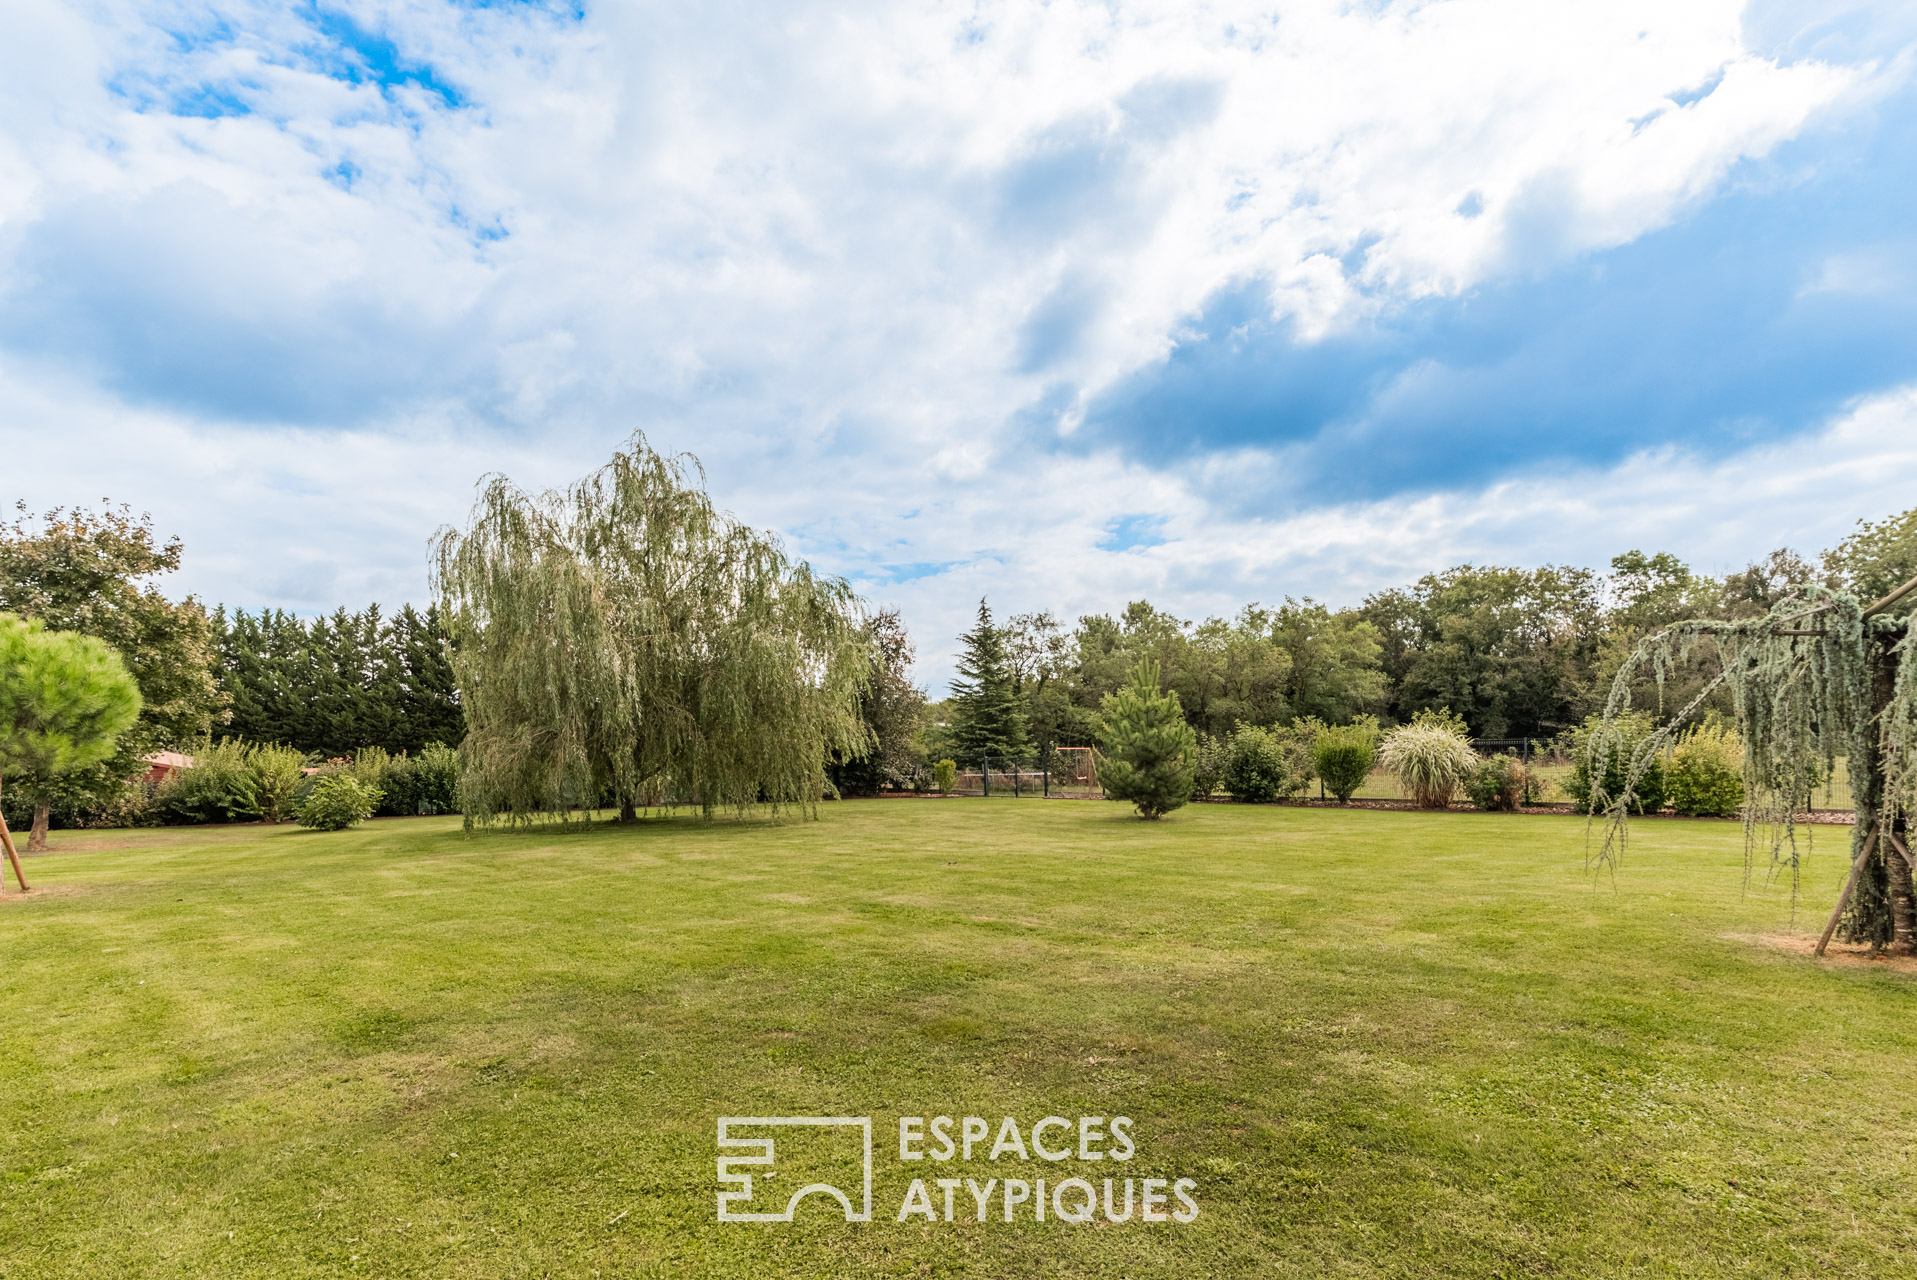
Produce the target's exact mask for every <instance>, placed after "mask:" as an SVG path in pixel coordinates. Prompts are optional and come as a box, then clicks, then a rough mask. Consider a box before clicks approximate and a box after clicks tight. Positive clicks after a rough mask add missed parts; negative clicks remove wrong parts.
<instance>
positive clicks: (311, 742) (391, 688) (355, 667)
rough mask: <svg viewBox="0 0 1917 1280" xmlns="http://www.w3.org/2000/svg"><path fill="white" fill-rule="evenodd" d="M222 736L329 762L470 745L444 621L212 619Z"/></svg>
mask: <svg viewBox="0 0 1917 1280" xmlns="http://www.w3.org/2000/svg"><path fill="white" fill-rule="evenodd" d="M212 622H213V647H214V675H215V678H216V680H217V683H218V685H219V688H220V690H221V692H223V693H224V694H225V695H226V696H227V698H228V700H229V701H228V704H227V711H228V718H227V720H226V723H225V724H224V725H223V726H221V727H220V728H219V730H218V732H219V733H220V734H222V735H227V736H232V737H237V738H244V739H246V740H248V741H250V742H261V743H283V744H285V745H287V746H290V747H294V748H296V749H298V750H300V751H304V752H311V753H317V754H319V755H323V756H329V757H334V756H341V757H343V756H349V755H352V754H353V753H354V752H356V751H358V750H359V749H361V748H363V747H379V748H383V749H384V750H386V751H389V752H392V753H393V754H395V755H398V754H400V753H405V754H408V755H418V754H419V753H420V752H421V751H423V750H424V749H425V748H426V747H428V746H431V745H433V744H435V743H439V744H443V745H446V746H457V745H459V741H460V739H461V738H463V737H465V736H466V725H465V717H464V715H463V714H462V713H461V711H460V707H459V691H458V689H457V687H456V686H455V684H454V681H453V669H452V664H451V663H450V662H449V661H448V659H447V654H446V634H445V629H444V627H443V626H442V625H441V624H440V618H439V611H438V609H437V608H436V607H428V608H427V609H426V611H425V612H424V613H422V612H420V611H419V610H417V609H414V608H413V607H412V606H411V605H406V606H403V607H402V608H401V609H400V610H399V612H398V613H396V614H394V615H393V616H392V617H391V618H390V619H389V618H386V617H384V616H382V614H381V612H380V608H379V606H378V605H369V606H368V607H367V608H365V609H364V610H361V611H360V612H358V613H352V612H349V611H347V610H346V609H344V608H341V609H337V610H335V611H334V612H333V613H332V614H331V615H330V616H328V617H323V618H315V619H313V620H312V621H310V622H309V621H307V620H305V619H303V618H299V617H296V616H295V615H293V614H290V613H286V612H284V611H282V610H277V609H276V610H268V611H262V612H261V613H258V614H249V613H247V612H246V611H245V610H244V609H241V610H236V611H235V612H234V613H233V614H232V615H231V616H228V614H227V612H226V610H225V608H223V607H222V608H219V609H215V610H214V611H213V615H212Z"/></svg>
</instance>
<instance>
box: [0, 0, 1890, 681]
mask: <svg viewBox="0 0 1917 1280" xmlns="http://www.w3.org/2000/svg"><path fill="white" fill-rule="evenodd" d="M9 25H10V30H9V38H8V40H7V41H5V42H4V44H0V499H4V500H5V501H7V502H9V503H10V502H12V501H14V500H15V499H18V500H22V501H25V502H26V503H27V504H28V507H29V508H30V509H31V510H36V511H38V510H44V509H46V508H48V507H52V506H55V505H61V504H65V505H71V504H76V503H95V502H98V501H100V500H101V499H102V498H109V499H111V500H113V501H114V502H116V503H117V502H126V503H130V504H131V505H132V506H133V507H134V508H135V509H136V510H140V511H147V512H151V513H152V515H153V518H154V521H155V523H156V525H157V526H158V528H159V529H160V530H162V531H163V532H166V533H169V534H178V535H179V536H180V537H181V538H183V539H184V542H185V546H186V563H185V567H184V568H183V570H182V571H181V572H180V573H179V574H177V575H175V576H174V577H173V578H172V579H171V580H169V582H168V584H167V585H168V589H169V590H170V591H172V592H174V593H184V592H189V591H190V592H192V593H195V594H197V595H198V596H199V597H200V598H201V599H203V600H205V601H207V602H208V603H209V604H211V603H225V604H227V605H229V606H233V607H245V608H249V609H257V608H263V607H272V608H286V609H291V610H294V611H296V612H299V613H303V614H312V613H318V612H326V611H330V610H331V609H332V608H334V607H335V606H338V605H341V604H344V605H348V606H350V607H355V608H357V607H360V606H362V605H364V604H365V603H367V602H370V601H379V602H382V603H384V604H386V605H387V606H389V607H391V606H396V605H398V604H399V603H402V602H405V601H413V602H423V601H424V600H426V599H427V598H428V593H429V587H428V583H427V575H426V560H427V544H428V540H429V538H430V537H431V536H432V535H433V533H434V532H435V530H437V529H439V528H441V527H442V526H445V525H448V524H453V525H457V524H460V523H462V522H463V521H464V520H465V519H466V516H467V512H468V510H469V508H470V505H471V502H472V499H473V494H474V486H475V484H476V482H477V481H478V480H479V479H480V477H481V476H483V475H485V474H488V473H494V472H498V473H504V474H506V475H508V476H510V477H512V478H513V479H514V480H515V481H517V482H518V483H520V484H521V485H523V486H525V487H528V488H540V487H546V486H552V485H563V484H565V483H568V482H570V481H572V480H574V479H577V478H579V477H580V476H582V475H584V474H585V473H586V472H588V471H590V470H591V469H592V468H594V467H595V466H597V465H599V464H600V463H602V462H604V461H605V460H606V459H607V458H608V457H609V456H610V455H611V453H612V451H613V450H614V449H616V448H618V447H619V446H620V445H621V443H622V442H624V441H625V440H626V439H627V438H629V437H630V435H631V434H632V433H633V432H634V431H643V432H645V434H646V436H647V438H648V439H649V440H650V441H651V442H652V444H653V445H654V446H655V447H657V448H660V449H663V450H668V451H690V452H692V453H693V454H695V455H697V457H698V458H699V459H700V461H701V462H702V463H703V465H704V468H705V471H706V474H707V476H708V481H709V484H710V488H711V492H712V494H713V496H714V498H715V500H716V501H717V502H718V503H719V504H720V505H721V506H722V507H724V508H726V509H728V510H730V511H732V512H733V513H735V514H736V515H737V516H739V517H740V518H741V519H743V520H745V521H747V522H748V523H751V524H753V525H755V526H759V527H762V528H767V529H770V530H774V531H776V532H777V533H778V534H779V535H780V536H781V537H782V538H783V539H784V540H785V542H786V544H787V545H788V547H789V548H790V549H791V550H792V551H793V552H794V553H796V554H798V555H800V556H803V557H805V558H806V559H808V560H810V561H812V562H813V563H814V564H815V565H816V566H818V567H819V568H821V569H824V570H827V571H830V572H833V573H837V574H841V575H843V576H845V577H846V578H847V579H849V580H850V581H851V582H852V583H853V584H854V586H855V587H856V588H857V589H858V590H859V592H860V593H861V595H863V596H864V597H865V598H866V599H867V600H869V601H870V602H872V603H873V604H874V605H888V606H896V607H898V608H900V609H901V611H902V612H903V614H904V617H905V619H906V622H907V624H908V626H909V627H910V629H911V631H912V633H913V635H914V637H915V638H916V640H917V642H918V646H919V651H920V659H921V662H920V669H919V675H920V678H921V679H922V680H923V681H924V682H926V683H927V684H928V685H930V686H931V687H932V688H933V691H934V692H935V693H937V692H941V691H942V688H943V685H944V682H945V679H946V678H947V676H948V675H949V673H950V666H951V659H952V655H953V651H954V649H955V648H956V643H955V639H954V637H956V636H957V634H958V633H959V631H961V630H962V629H963V628H964V627H965V626H966V624H967V623H968V621H969V618H970V615H971V614H972V612H973V610H975V609H976V607H977V602H978V600H979V599H980V598H981V597H982V596H983V597H988V598H989V599H990V601H991V603H992V606H993V608H994V610H995V611H996V612H997V613H999V614H1000V615H1001V616H1004V615H1008V614H1012V613H1017V612H1022V611H1027V610H1033V609H1044V608H1049V609H1051V610H1053V611H1055V612H1056V613H1057V614H1059V615H1060V616H1061V617H1062V618H1065V619H1067V620H1070V619H1071V618H1073V617H1075V616H1077V615H1078V614H1081V613H1086V612H1103V611H1112V610H1117V609H1121V608H1122V607H1123V606H1124V604H1125V603H1126V602H1127V601H1129V600H1134V599H1141V598H1148V599H1150V600H1152V601H1153V602H1154V603H1156V604H1159V605H1160V606H1162V607H1166V608H1169V609H1170V610H1172V611H1173V612H1175V613H1178V614H1180V615H1181V616H1186V617H1192V618H1198V617H1203V616H1206V615H1209V614H1214V613H1223V614H1230V613H1233V612H1235V611H1236V610H1237V609H1238V608H1239V607H1240V606H1241V605H1243V604H1246V603H1248V602H1253V601H1260V602H1264V603H1267V604H1270V603H1274V602H1277V601H1279V600H1282V599H1283V598H1284V597H1286V596H1306V595H1309V596H1313V597H1315V598H1318V599H1321V600H1326V601H1329V602H1331V603H1333V604H1339V605H1345V604H1356V603H1358V602H1359V601H1361V600H1362V599H1363V598H1364V596H1365V595H1366V594H1368V593H1370V592H1372V591H1375V590H1378V589H1380V588H1382V587H1386V586H1390V585H1394V584H1399V583H1403V582H1406V581H1409V580H1411V579H1413V578H1415V577H1417V576H1418V575H1420V574H1423V573H1426V572H1430V571H1434V570H1438V569H1442V568H1444V567H1447V566H1449V565H1453V564H1458V563H1463V562H1467V561H1468V562H1475V563H1496V564H1517V565H1538V564H1544V563H1575V564H1585V565H1593V566H1599V567H1601V566H1603V565H1604V564H1606V563H1607V562H1608V561H1609V559H1610V558H1611V557H1612V556H1613V555H1615V554H1617V553H1619V552H1621V551H1625V550H1629V549H1633V548H1640V549H1643V550H1646V551H1655V550H1669V551H1672V552H1675V553H1676V554H1678V555H1679V556H1681V557H1683V558H1684V559H1685V560H1687V561H1688V562H1690V563H1691V564H1693V565H1694V566H1695V567H1697V568H1699V569H1701V570H1705V571H1710V572H1716V573H1723V572H1728V571H1731V570H1735V569H1738V568H1741V567H1743V565H1744V564H1746V563H1747V562H1749V561H1751V560H1754V559H1757V558H1760V557H1762V556H1763V555H1765V554H1766V553H1768V552H1769V551H1770V550H1772V549H1773V548H1775V547H1778V546H1781V545H1791V546H1795V547H1797V548H1799V549H1800V550H1803V551H1806V552H1815V551H1817V550H1819V549H1821V548H1823V547H1826V546H1829V545H1831V544H1833V543H1834V542H1835V541H1836V540H1837V539H1839V538H1841V537H1842V536H1843V535H1844V534H1845V533H1846V532H1847V531H1848V530H1849V529H1850V528H1851V527H1852V526H1853V525H1854V523H1855V521H1857V520H1858V519H1860V518H1867V519H1880V518H1882V517H1884V516H1886V515H1889V514H1891V513H1893V512H1897V511H1902V510H1905V509H1908V508H1909V507H1911V506H1914V505H1917V4H1913V3H1911V2H1910V0H1904V2H1903V3H1859V2H1854V0H1822V2H1820V3H1783V2H1779V0H1759V2H1756V3H1751V4H1738V3H1726V2H1718V0H1689V2H1687V0H1654V2H1645V3H1640V2H1638V0H1607V2H1606V3H1604V4H1591V3H1588V0H1573V2H1570V3H1561V2H1554V0H1425V2H1412V3H1390V2H1388V0H1341V2H1337V3H1332V2H1327V0H1304V2H1300V3H1264V4H1237V3H1202V2H1201V3H1193V2H1191V0H1183V2H1179V3H1162V4H1157V3H1136V4H1134V3H1121V2H1119V0H1108V2H1107V3H1080V2H1078V0H1054V2H1053V3H1049V4H1035V3H995V2H989V0H987V2H980V3H962V4H942V3H902V2H900V0H886V2H884V3H870V4H866V3H861V2H860V0H839V2H838V3H834V4H829V5H821V4H811V3H807V2H806V0H788V2H785V3H780V4H776V5H771V4H767V5H754V6H748V5H739V4H727V3H715V4H703V5H700V4H686V3H683V0H681V2H680V3H673V4H651V3H643V2H639V0H634V2H631V3H623V4H619V5H598V4H591V3H586V4H580V3H575V2H573V0H564V2H557V3H511V2H507V0H495V2H493V3H483V2H477V0H474V2H468V3H426V2H417V3H321V4H316V3H305V4H289V3H284V2H276V3H261V4H253V3H246V2H244V0H203V2H198V3H172V4H169V3H148V4H129V3H118V2H116V0H94V2H93V3H89V4H84V5H82V4H41V5H23V6H18V7H16V8H15V9H14V10H13V11H11V13H10V16H9Z"/></svg>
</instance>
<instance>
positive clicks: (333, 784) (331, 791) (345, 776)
mask: <svg viewBox="0 0 1917 1280" xmlns="http://www.w3.org/2000/svg"><path fill="white" fill-rule="evenodd" d="M379 799H380V796H379V792H378V791H376V790H374V789H373V788H372V787H369V786H367V785H366V784H365V783H364V782H362V781H360V780H359V779H358V778H357V777H355V776H353V774H351V773H349V772H347V771H345V770H341V771H340V772H338V773H328V774H323V775H321V776H319V777H317V778H315V779H314V780H313V785H312V788H311V789H310V790H308V791H307V793H306V796H305V798H304V799H302V800H301V801H300V806H299V822H300V825H301V826H302V827H312V828H314V829H315V830H318V831H343V830H344V829H346V828H347V827H350V826H353V825H354V824H355V823H360V822H364V821H365V820H366V819H368V818H370V817H372V816H373V812H374V810H376V809H378V808H379Z"/></svg>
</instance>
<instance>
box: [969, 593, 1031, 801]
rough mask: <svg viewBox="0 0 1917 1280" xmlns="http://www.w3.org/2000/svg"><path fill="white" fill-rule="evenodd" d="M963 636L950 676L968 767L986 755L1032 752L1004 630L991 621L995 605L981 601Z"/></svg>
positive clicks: (1015, 756)
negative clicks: (953, 673)
mask: <svg viewBox="0 0 1917 1280" xmlns="http://www.w3.org/2000/svg"><path fill="white" fill-rule="evenodd" d="M960 639H961V640H962V641H963V642H964V644H965V652H964V653H963V655H961V656H960V658H959V660H958V672H959V678H958V679H957V680H954V681H952V707H953V711H954V713H955V714H954V716H953V724H952V746H953V749H954V750H955V751H957V752H958V755H959V760H960V762H961V763H962V764H964V765H966V766H967V767H970V766H972V765H974V764H977V763H979V762H980V761H982V760H984V759H985V758H987V757H990V758H991V759H993V760H1002V761H1012V762H1020V761H1023V760H1025V759H1026V757H1027V756H1029V755H1030V754H1031V750H1032V741H1031V735H1030V733H1029V732H1028V731H1027V728H1026V724H1025V708H1024V705H1023V703H1022V702H1021V701H1020V699H1019V696H1018V682H1017V680H1016V679H1015V678H1014V674H1013V671H1012V664H1011V662H1010V660H1009V658H1008V657H1007V655H1006V652H1005V633H1004V632H1003V631H1001V630H1000V629H999V628H998V627H997V626H996V625H994V624H993V622H992V610H991V608H990V607H989V606H988V605H987V604H986V603H985V601H984V600H983V599H981V600H980V601H979V602H978V622H977V623H976V624H975V625H974V626H973V628H972V629H971V630H970V631H968V632H966V633H965V634H964V635H963V636H961V637H960Z"/></svg>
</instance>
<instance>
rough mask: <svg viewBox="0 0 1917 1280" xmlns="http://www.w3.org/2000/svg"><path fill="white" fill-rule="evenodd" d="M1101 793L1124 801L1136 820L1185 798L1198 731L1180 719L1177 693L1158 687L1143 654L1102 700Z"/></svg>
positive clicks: (1189, 787) (1175, 805) (1153, 670)
mask: <svg viewBox="0 0 1917 1280" xmlns="http://www.w3.org/2000/svg"><path fill="white" fill-rule="evenodd" d="M1104 723H1105V757H1106V758H1105V762H1104V764H1103V765H1102V766H1101V768H1100V775H1101V777H1103V779H1104V782H1105V794H1106V795H1107V796H1110V797H1111V798H1112V799H1114V800H1129V801H1131V802H1132V804H1133V805H1135V806H1136V807H1137V809H1138V816H1139V817H1141V818H1158V817H1162V816H1163V815H1165V814H1167V813H1170V812H1171V811H1172V810H1173V809H1176V808H1178V807H1179V806H1180V805H1182V804H1184V803H1185V802H1186V801H1188V800H1190V799H1191V794H1192V780H1193V767H1194V765H1195V764H1196V762H1197V755H1198V735H1197V733H1196V732H1195V731H1194V730H1193V729H1192V727H1191V726H1190V725H1188V724H1186V723H1185V713H1184V711H1183V709H1182V708H1180V706H1179V705H1178V695H1177V694H1175V693H1170V692H1160V690H1159V669H1158V664H1157V663H1156V662H1153V661H1151V660H1150V659H1149V658H1148V659H1146V660H1144V661H1142V662H1140V663H1139V664H1138V666H1137V667H1135V668H1133V670H1132V678H1131V680H1130V682H1129V683H1127V684H1126V685H1125V687H1124V688H1122V689H1120V690H1119V691H1118V692H1117V693H1115V694H1111V695H1109V696H1107V697H1106V699H1105V704H1104Z"/></svg>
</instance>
